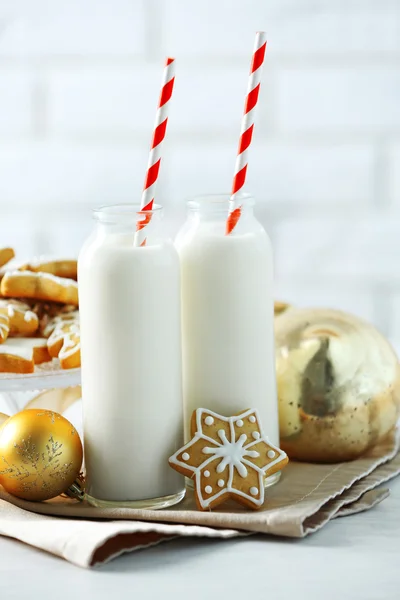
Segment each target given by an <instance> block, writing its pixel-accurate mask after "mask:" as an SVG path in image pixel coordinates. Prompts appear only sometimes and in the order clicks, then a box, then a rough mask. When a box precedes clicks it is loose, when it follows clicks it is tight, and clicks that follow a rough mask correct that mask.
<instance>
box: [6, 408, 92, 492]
mask: <svg viewBox="0 0 400 600" xmlns="http://www.w3.org/2000/svg"><path fill="white" fill-rule="evenodd" d="M82 456H83V452H82V443H81V440H80V438H79V435H78V433H77V431H76V430H75V428H74V427H73V425H71V423H70V422H69V421H67V419H65V418H64V417H62V416H61V415H60V414H58V413H56V412H53V411H50V410H43V409H39V408H36V409H27V410H23V411H21V412H19V413H17V414H15V415H14V416H12V417H10V418H9V419H8V420H7V421H6V423H4V424H3V426H2V427H1V429H0V484H1V485H2V486H3V487H4V488H5V490H6V491H7V492H9V493H10V494H13V495H14V496H18V497H19V498H24V499H25V500H33V501H40V500H48V499H49V498H55V497H56V496H58V495H59V494H61V493H63V492H65V491H66V490H67V489H68V488H69V487H70V486H71V485H72V483H73V482H74V481H75V479H76V478H77V476H78V474H79V471H80V469H81V465H82Z"/></svg>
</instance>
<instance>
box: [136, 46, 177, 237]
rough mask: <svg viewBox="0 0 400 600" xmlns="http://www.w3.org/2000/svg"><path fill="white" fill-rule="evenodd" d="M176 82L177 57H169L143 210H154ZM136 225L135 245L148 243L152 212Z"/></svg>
mask: <svg viewBox="0 0 400 600" xmlns="http://www.w3.org/2000/svg"><path fill="white" fill-rule="evenodd" d="M174 82H175V59H174V58H167V60H166V61H165V67H164V71H163V78H162V84H161V93H160V99H159V102H158V107H157V113H156V121H155V124H154V132H153V140H152V143H151V148H150V154H149V161H148V164H147V172H146V179H145V182H144V188H143V193H142V199H141V202H140V210H141V211H143V212H146V211H151V210H153V204H154V196H155V190H156V186H157V181H158V173H159V170H160V164H161V148H162V143H163V141H164V139H165V134H166V131H167V123H168V111H169V105H170V100H171V96H172V90H173V89H174ZM141 217H142V218H140V219H139V220H138V222H137V225H136V233H135V246H145V245H146V234H145V228H146V226H147V225H148V224H149V223H150V221H151V213H149V214H148V215H145V214H144V215H143V216H141Z"/></svg>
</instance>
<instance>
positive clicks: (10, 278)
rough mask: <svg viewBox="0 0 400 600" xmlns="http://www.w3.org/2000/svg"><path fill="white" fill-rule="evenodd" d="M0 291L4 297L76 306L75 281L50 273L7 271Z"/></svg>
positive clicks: (76, 292) (76, 287)
mask: <svg viewBox="0 0 400 600" xmlns="http://www.w3.org/2000/svg"><path fill="white" fill-rule="evenodd" d="M0 291H1V294H2V296H5V297H11V298H32V299H34V300H45V301H47V302H59V303H61V304H73V305H74V306H78V284H77V283H76V281H74V280H73V279H63V278H62V277H56V276H55V275H51V274H50V273H34V272H33V271H9V272H7V273H6V274H5V275H4V277H3V279H2V280H1V285H0Z"/></svg>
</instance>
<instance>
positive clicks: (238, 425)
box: [236, 419, 243, 427]
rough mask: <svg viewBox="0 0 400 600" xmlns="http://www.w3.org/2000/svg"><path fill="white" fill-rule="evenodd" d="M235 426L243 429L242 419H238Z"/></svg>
mask: <svg viewBox="0 0 400 600" xmlns="http://www.w3.org/2000/svg"><path fill="white" fill-rule="evenodd" d="M236 426H237V427H243V421H242V419H238V420H237V421H236Z"/></svg>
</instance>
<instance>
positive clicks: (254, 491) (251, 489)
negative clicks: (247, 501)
mask: <svg viewBox="0 0 400 600" xmlns="http://www.w3.org/2000/svg"><path fill="white" fill-rule="evenodd" d="M250 494H251V495H252V496H257V494H258V488H256V487H255V486H253V487H251V488H250Z"/></svg>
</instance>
